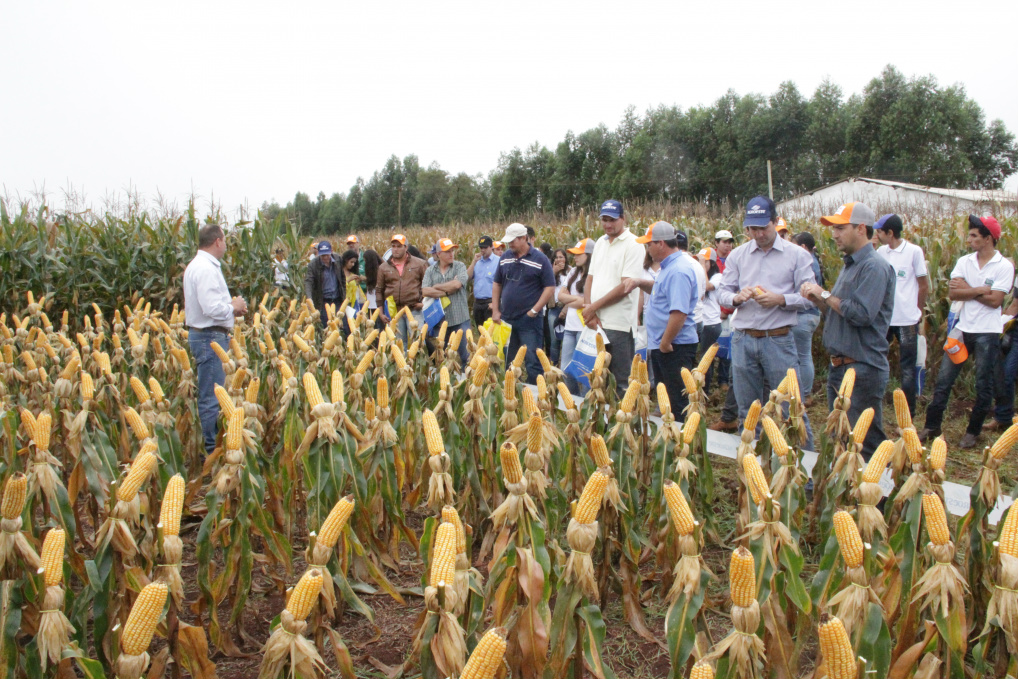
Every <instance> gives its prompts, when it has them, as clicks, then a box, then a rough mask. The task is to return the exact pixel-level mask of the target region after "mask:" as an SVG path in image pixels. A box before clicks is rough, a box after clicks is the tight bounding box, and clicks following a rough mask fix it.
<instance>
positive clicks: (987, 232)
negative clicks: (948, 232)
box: [969, 224, 997, 245]
mask: <svg viewBox="0 0 1018 679" xmlns="http://www.w3.org/2000/svg"><path fill="white" fill-rule="evenodd" d="M972 229H975V230H976V231H978V232H979V235H980V236H982V237H983V238H986V237H987V236H989V237H990V238H993V234H992V233H990V230H989V229H987V228H986V227H985V226H983V225H982V224H980V225H979V226H976V225H975V224H970V225H969V231H971V230H972ZM993 244H994V245H996V244H997V239H996V238H993Z"/></svg>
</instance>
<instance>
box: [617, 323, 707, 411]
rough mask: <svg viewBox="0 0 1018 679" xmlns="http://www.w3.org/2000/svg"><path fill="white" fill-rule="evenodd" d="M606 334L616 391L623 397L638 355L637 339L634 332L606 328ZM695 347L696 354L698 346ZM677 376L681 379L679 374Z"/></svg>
mask: <svg viewBox="0 0 1018 679" xmlns="http://www.w3.org/2000/svg"><path fill="white" fill-rule="evenodd" d="M604 334H605V335H607V336H608V342H609V344H608V346H606V347H605V351H607V352H608V353H609V354H611V357H612V363H611V367H610V369H611V372H612V375H614V376H615V389H616V391H617V392H618V394H619V396H620V397H621V396H622V394H623V392H625V390H626V387H628V386H629V371H630V370H631V369H632V367H633V356H635V355H636V338H634V337H633V331H632V330H629V331H624V330H608V329H607V328H605V330H604ZM693 346H694V352H695V351H696V350H695V346H696V345H695V344H694V345H693ZM675 376H676V377H679V375H678V373H676V374H675ZM680 383H681V379H680Z"/></svg>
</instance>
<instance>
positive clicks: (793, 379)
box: [785, 368, 802, 402]
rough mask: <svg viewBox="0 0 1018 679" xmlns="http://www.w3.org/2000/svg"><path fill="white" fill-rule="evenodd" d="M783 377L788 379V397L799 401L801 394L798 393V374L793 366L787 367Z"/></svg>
mask: <svg viewBox="0 0 1018 679" xmlns="http://www.w3.org/2000/svg"><path fill="white" fill-rule="evenodd" d="M785 379H786V380H788V397H789V398H790V399H793V400H795V401H800V402H801V401H802V394H800V393H799V376H798V375H797V374H796V373H795V368H789V369H788V373H787V374H786V376H785Z"/></svg>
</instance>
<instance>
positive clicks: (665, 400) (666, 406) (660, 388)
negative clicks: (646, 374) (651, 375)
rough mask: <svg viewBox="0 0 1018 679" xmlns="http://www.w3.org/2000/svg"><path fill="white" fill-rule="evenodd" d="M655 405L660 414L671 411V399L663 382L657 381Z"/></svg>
mask: <svg viewBox="0 0 1018 679" xmlns="http://www.w3.org/2000/svg"><path fill="white" fill-rule="evenodd" d="M657 406H658V408H660V409H661V413H662V414H663V413H670V412H671V411H672V400H671V399H670V398H669V397H668V389H667V387H665V383H664V382H658V383H657Z"/></svg>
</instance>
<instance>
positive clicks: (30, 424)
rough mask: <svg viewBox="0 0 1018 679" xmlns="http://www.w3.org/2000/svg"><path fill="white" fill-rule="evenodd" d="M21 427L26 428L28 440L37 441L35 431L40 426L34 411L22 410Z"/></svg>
mask: <svg viewBox="0 0 1018 679" xmlns="http://www.w3.org/2000/svg"><path fill="white" fill-rule="evenodd" d="M21 426H22V427H24V428H25V433H26V434H28V438H30V439H35V429H36V427H37V426H38V425H37V424H36V419H35V415H33V414H32V411H30V410H26V409H25V408H22V409H21Z"/></svg>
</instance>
